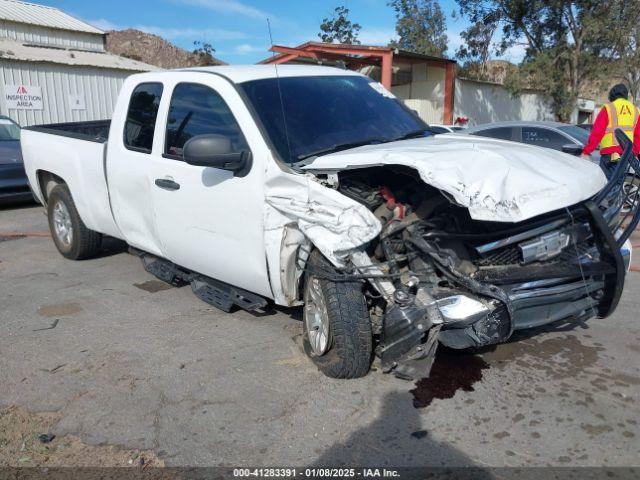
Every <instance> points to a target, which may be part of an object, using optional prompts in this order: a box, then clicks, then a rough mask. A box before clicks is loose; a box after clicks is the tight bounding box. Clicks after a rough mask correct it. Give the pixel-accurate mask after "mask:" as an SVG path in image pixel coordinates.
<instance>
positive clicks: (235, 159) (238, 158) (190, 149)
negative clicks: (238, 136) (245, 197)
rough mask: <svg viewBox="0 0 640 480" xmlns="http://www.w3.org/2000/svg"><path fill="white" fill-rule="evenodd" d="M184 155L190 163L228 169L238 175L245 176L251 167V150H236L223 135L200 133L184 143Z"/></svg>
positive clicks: (185, 159)
mask: <svg viewBox="0 0 640 480" xmlns="http://www.w3.org/2000/svg"><path fill="white" fill-rule="evenodd" d="M182 157H183V158H184V161H185V162H186V163H188V164H189V165H195V166H198V167H211V168H219V169H220V170H228V171H230V172H233V173H234V174H235V175H236V176H238V177H244V176H245V175H246V174H247V173H249V170H250V169H251V152H250V151H248V150H242V151H240V152H234V151H233V149H232V146H231V140H230V139H228V138H227V137H223V136H222V135H215V134H207V135H198V136H196V137H193V138H191V139H189V140H188V141H187V143H185V144H184V148H183V150H182Z"/></svg>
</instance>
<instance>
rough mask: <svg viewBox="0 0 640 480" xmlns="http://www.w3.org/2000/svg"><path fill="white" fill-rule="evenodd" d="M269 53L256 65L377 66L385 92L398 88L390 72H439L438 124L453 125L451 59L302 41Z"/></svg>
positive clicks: (406, 52)
mask: <svg viewBox="0 0 640 480" xmlns="http://www.w3.org/2000/svg"><path fill="white" fill-rule="evenodd" d="M270 50H271V51H272V52H274V53H275V54H276V55H274V56H272V57H271V58H267V59H265V60H263V61H262V62H260V63H262V64H276V65H277V64H282V63H289V62H300V61H302V62H305V61H306V62H309V61H311V62H341V63H344V64H345V65H346V67H347V68H349V69H350V70H362V69H364V68H366V67H378V68H379V69H380V83H382V85H384V86H385V88H387V90H392V87H396V86H398V85H399V84H398V83H397V82H396V81H394V70H396V71H400V70H401V69H403V68H405V69H406V68H407V67H408V68H409V70H410V71H411V72H412V71H413V66H415V65H426V67H427V68H436V69H443V70H444V82H443V83H444V89H443V90H444V92H443V93H444V101H443V110H442V122H443V123H445V124H451V123H453V91H454V81H455V64H456V62H455V61H454V60H450V59H447V58H441V57H434V56H430V55H422V54H418V53H413V52H408V51H405V50H399V49H396V48H392V47H380V46H373V45H347V44H336V43H320V42H306V43H303V44H302V45H299V46H297V47H286V46H283V45H273V46H272V47H271V49H270ZM411 82H412V80H410V81H409V83H411ZM394 93H395V92H394ZM401 96H402V95H401Z"/></svg>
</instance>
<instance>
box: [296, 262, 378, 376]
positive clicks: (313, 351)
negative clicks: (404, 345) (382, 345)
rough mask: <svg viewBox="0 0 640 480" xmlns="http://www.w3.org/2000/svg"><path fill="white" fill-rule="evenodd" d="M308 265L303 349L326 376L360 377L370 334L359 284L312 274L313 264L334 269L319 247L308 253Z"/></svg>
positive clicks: (370, 342) (367, 365)
mask: <svg viewBox="0 0 640 480" xmlns="http://www.w3.org/2000/svg"><path fill="white" fill-rule="evenodd" d="M309 266H310V267H311V272H307V274H306V275H305V282H304V307H303V308H304V311H303V330H304V331H303V344H304V350H305V352H306V353H307V355H308V356H309V357H310V358H311V360H312V361H313V363H315V364H316V366H317V367H318V369H319V370H320V371H321V372H322V373H324V374H325V375H327V376H328V377H332V378H358V377H363V376H365V375H366V374H367V373H368V372H369V369H370V367H371V360H372V357H373V337H372V331H371V319H370V317H369V311H368V309H367V303H366V301H365V298H364V295H363V293H362V284H361V283H360V282H358V281H356V282H333V281H330V280H326V279H323V278H319V277H318V276H315V275H313V273H312V272H313V270H314V269H313V267H321V268H322V270H324V271H332V270H333V267H332V266H331V264H329V262H328V261H327V260H326V259H325V258H324V257H322V255H321V254H320V252H318V251H314V252H313V253H312V254H311V256H310V257H309Z"/></svg>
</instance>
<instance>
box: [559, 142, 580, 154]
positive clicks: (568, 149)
mask: <svg viewBox="0 0 640 480" xmlns="http://www.w3.org/2000/svg"><path fill="white" fill-rule="evenodd" d="M583 148H584V147H583V146H582V145H578V144H576V143H567V144H566V145H563V146H562V151H563V152H564V153H568V154H570V155H576V156H580V155H581V154H582V150H583Z"/></svg>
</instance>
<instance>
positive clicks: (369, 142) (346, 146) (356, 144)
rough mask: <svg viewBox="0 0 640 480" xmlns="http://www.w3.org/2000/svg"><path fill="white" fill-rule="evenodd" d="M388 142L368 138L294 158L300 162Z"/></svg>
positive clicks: (337, 144) (382, 139) (335, 145)
mask: <svg viewBox="0 0 640 480" xmlns="http://www.w3.org/2000/svg"><path fill="white" fill-rule="evenodd" d="M389 141H390V140H389V139H386V138H369V139H367V140H359V141H357V142H348V143H336V144H334V145H331V146H329V147H324V148H321V149H318V150H315V151H313V152H309V153H303V154H302V155H298V156H297V157H296V158H297V159H298V161H300V160H305V159H307V158H310V157H318V156H320V155H327V154H329V153H334V152H339V151H341V150H349V149H350V148H356V147H362V146H363V145H372V144H375V143H385V142H389Z"/></svg>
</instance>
